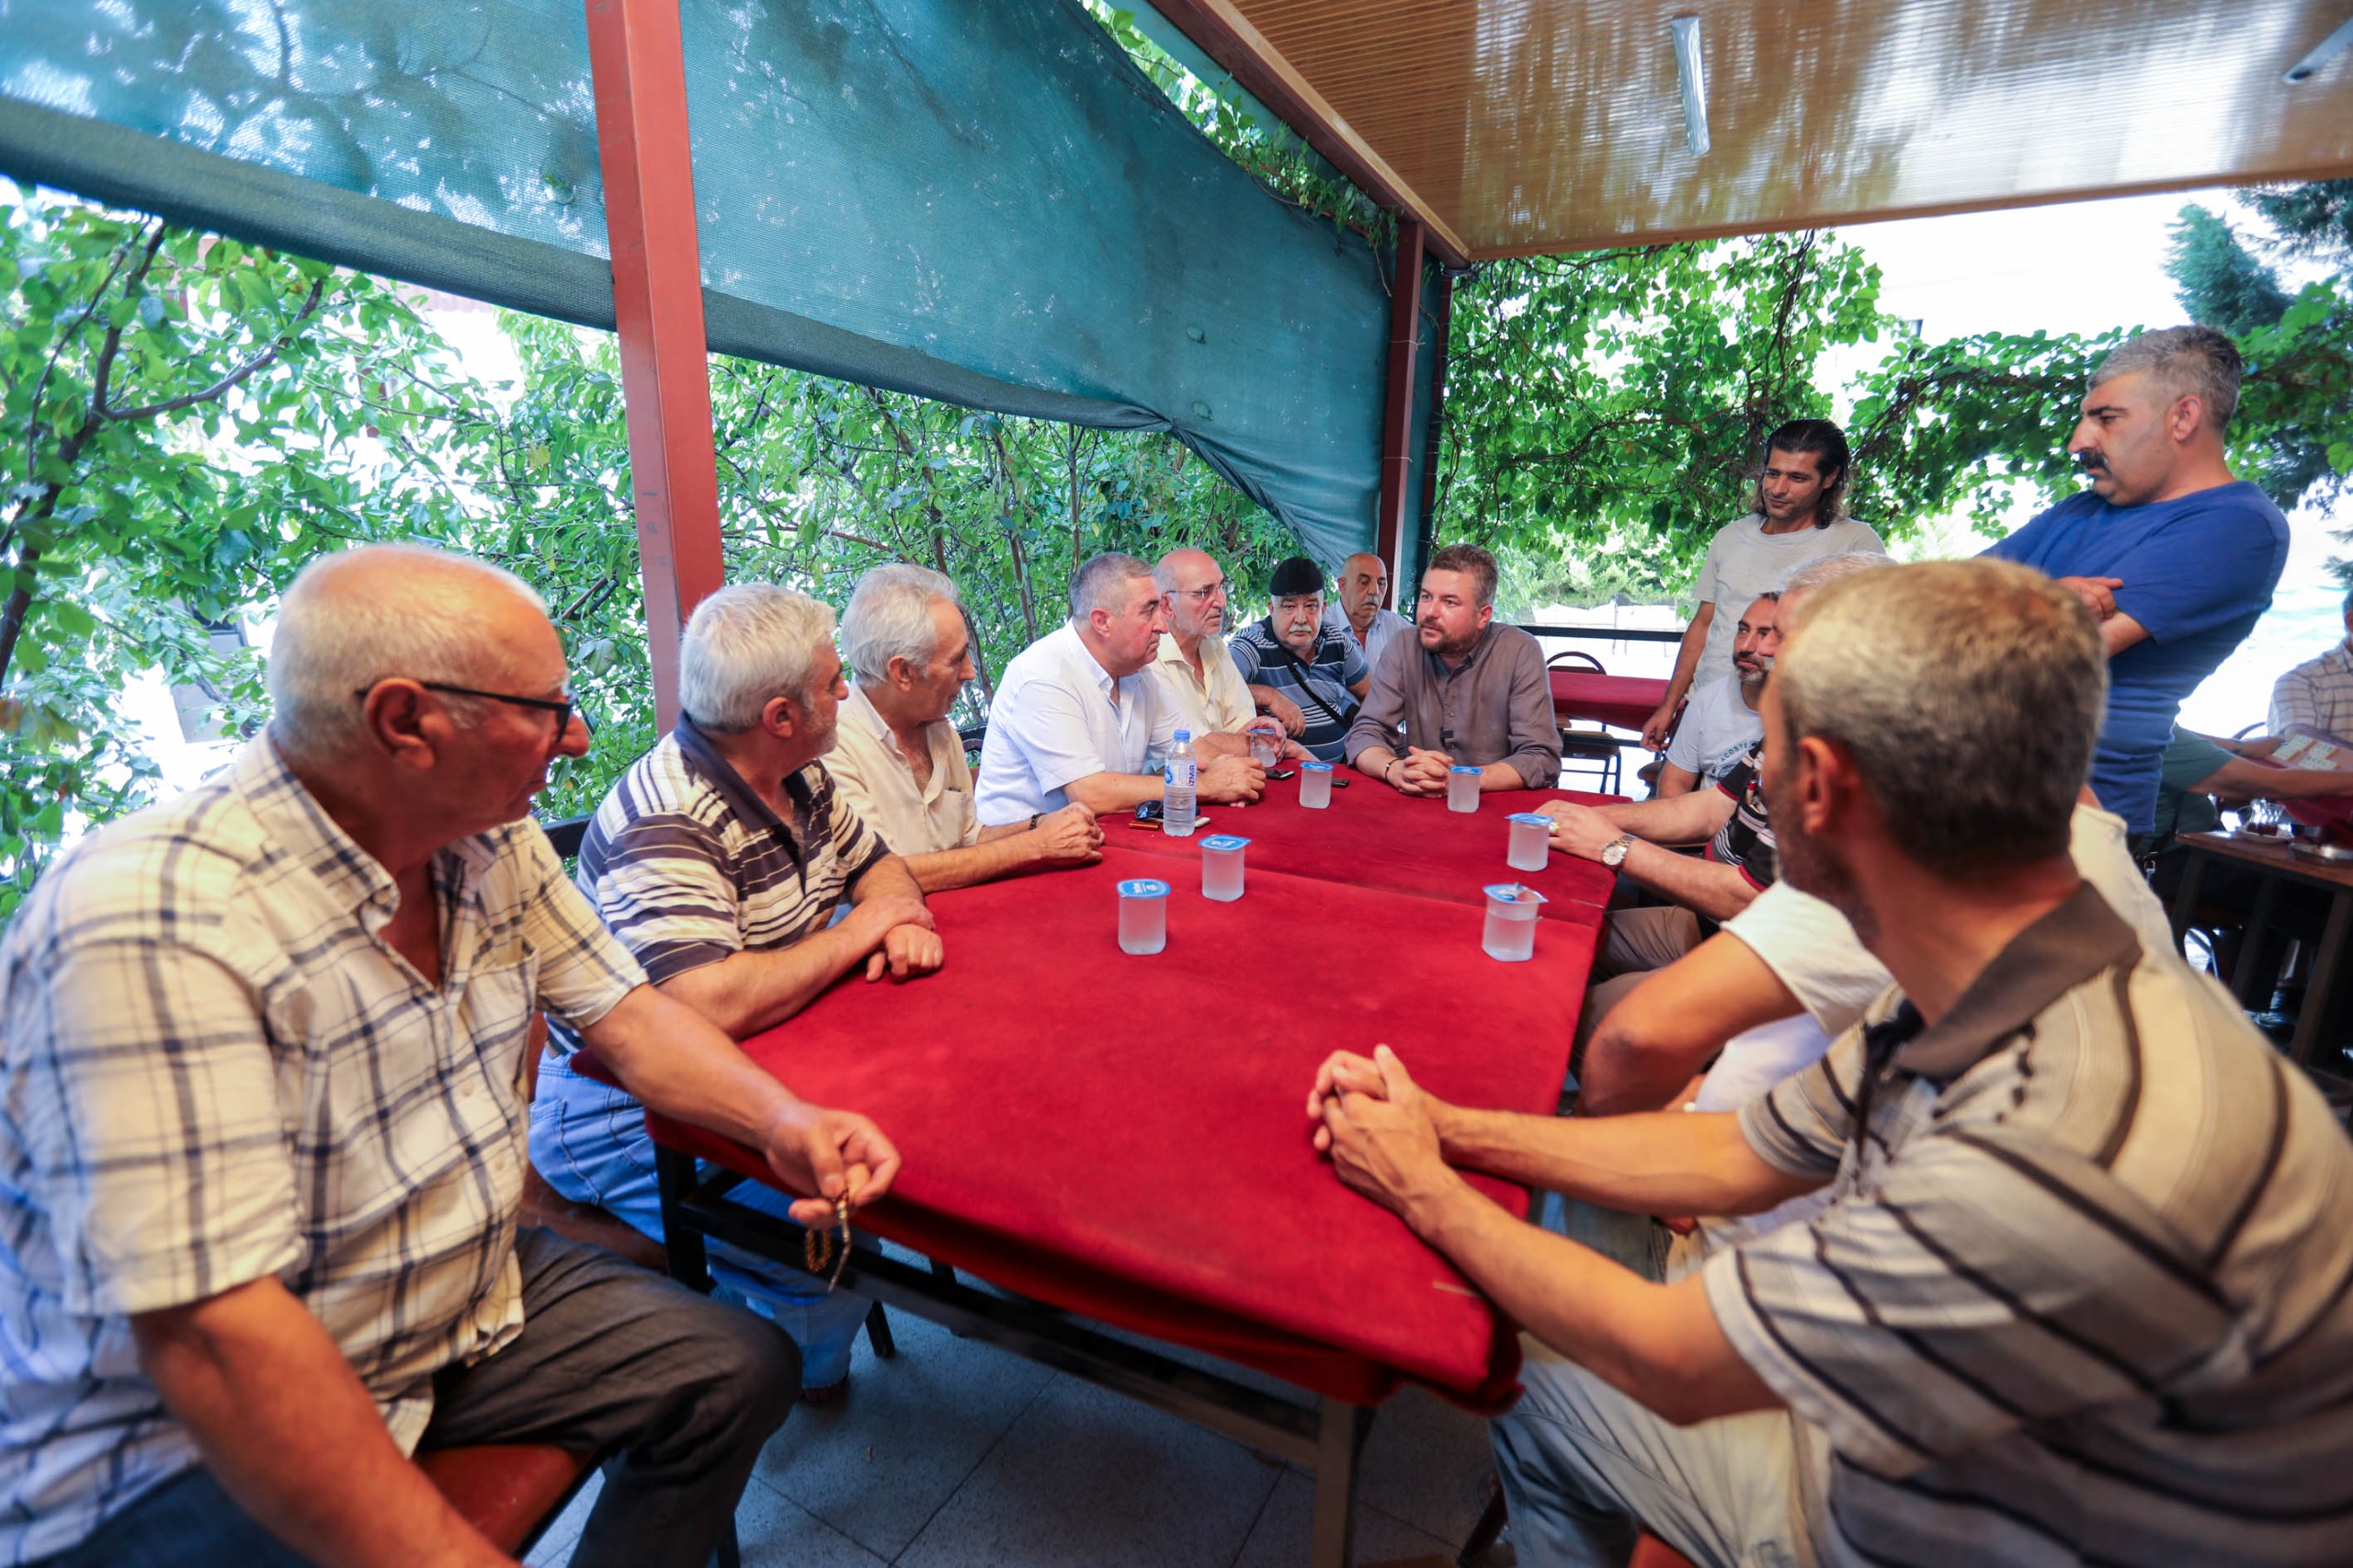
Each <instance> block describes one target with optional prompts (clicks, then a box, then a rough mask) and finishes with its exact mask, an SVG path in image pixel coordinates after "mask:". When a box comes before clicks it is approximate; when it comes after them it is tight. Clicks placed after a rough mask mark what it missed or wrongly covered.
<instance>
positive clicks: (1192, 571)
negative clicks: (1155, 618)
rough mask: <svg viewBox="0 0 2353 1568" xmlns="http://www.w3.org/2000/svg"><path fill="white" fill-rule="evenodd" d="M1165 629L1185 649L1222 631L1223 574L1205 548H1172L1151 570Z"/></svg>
mask: <svg viewBox="0 0 2353 1568" xmlns="http://www.w3.org/2000/svg"><path fill="white" fill-rule="evenodd" d="M1152 580H1153V584H1154V586H1156V587H1158V588H1159V589H1160V595H1161V599H1162V601H1163V602H1164V603H1165V605H1166V606H1167V608H1168V630H1169V631H1170V632H1171V633H1173V634H1174V635H1175V636H1176V641H1177V642H1179V643H1181V644H1183V645H1184V646H1185V647H1187V648H1188V649H1189V648H1191V647H1193V646H1194V645H1195V644H1197V643H1198V642H1199V641H1200V639H1202V638H1204V637H1215V636H1217V635H1218V634H1219V633H1221V632H1222V631H1224V630H1225V599H1226V584H1225V573H1224V572H1223V571H1222V570H1221V569H1220V568H1219V566H1218V563H1217V561H1216V559H1215V558H1214V557H1213V556H1211V554H1210V553H1209V552H1208V551H1201V550H1172V551H1169V552H1168V553H1167V554H1165V555H1164V556H1162V557H1161V558H1160V564H1159V565H1157V566H1155V567H1154V568H1153V569H1152Z"/></svg>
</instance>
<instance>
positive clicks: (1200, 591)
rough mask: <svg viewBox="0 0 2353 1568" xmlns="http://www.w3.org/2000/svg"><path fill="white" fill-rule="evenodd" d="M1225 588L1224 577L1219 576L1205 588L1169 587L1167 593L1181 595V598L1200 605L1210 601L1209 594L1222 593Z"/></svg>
mask: <svg viewBox="0 0 2353 1568" xmlns="http://www.w3.org/2000/svg"><path fill="white" fill-rule="evenodd" d="M1225 589H1226V582H1225V579H1224V578H1222V577H1220V578H1219V579H1218V580H1217V581H1216V582H1214V583H1211V585H1209V586H1208V587H1206V588H1171V589H1169V590H1168V591H1169V593H1171V594H1172V595H1176V596H1178V597H1183V598H1188V599H1190V600H1192V601H1193V602H1194V603H1195V604H1197V605H1201V604H1207V603H1209V602H1210V596H1211V595H1212V594H1222V593H1223V592H1225Z"/></svg>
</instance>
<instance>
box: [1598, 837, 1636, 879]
mask: <svg viewBox="0 0 2353 1568" xmlns="http://www.w3.org/2000/svg"><path fill="white" fill-rule="evenodd" d="M1633 846H1634V835H1632V834H1631V833H1621V834H1620V835H1618V836H1617V837H1615V838H1613V839H1611V840H1610V841H1609V842H1608V843H1607V844H1605V845H1603V846H1601V863H1602V864H1603V865H1605V866H1607V867H1608V868H1609V869H1611V870H1613V871H1614V870H1616V869H1618V868H1619V867H1620V866H1622V865H1624V864H1625V863H1626V851H1627V850H1629V849H1631V848H1632V847H1633Z"/></svg>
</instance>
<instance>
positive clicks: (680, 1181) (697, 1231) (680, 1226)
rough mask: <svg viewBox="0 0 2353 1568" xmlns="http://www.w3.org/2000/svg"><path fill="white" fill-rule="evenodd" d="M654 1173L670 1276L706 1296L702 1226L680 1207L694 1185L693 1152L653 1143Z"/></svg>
mask: <svg viewBox="0 0 2353 1568" xmlns="http://www.w3.org/2000/svg"><path fill="white" fill-rule="evenodd" d="M654 1179H655V1180H656V1181H658V1182H659V1183H660V1184H661V1187H662V1244H663V1248H664V1250H665V1251H666V1252H667V1253H668V1254H669V1255H670V1278H673V1279H676V1281H677V1282H678V1283H679V1284H681V1285H684V1286H686V1287H687V1288H688V1290H700V1291H701V1292H702V1293H703V1294H704V1295H706V1296H707V1295H709V1294H710V1258H709V1256H707V1255H706V1254H705V1253H704V1251H703V1244H702V1228H701V1227H700V1226H699V1225H698V1224H696V1223H695V1221H694V1220H693V1218H692V1217H691V1216H689V1215H688V1213H687V1211H686V1210H685V1208H684V1207H683V1205H684V1203H685V1201H686V1198H687V1195H688V1193H690V1192H692V1191H693V1190H694V1187H695V1160H694V1156H693V1155H692V1154H682V1153H678V1152H677V1151H676V1149H665V1148H664V1147H663V1146H662V1145H661V1144H659V1143H656V1144H655V1145H654Z"/></svg>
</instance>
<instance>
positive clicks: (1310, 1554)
mask: <svg viewBox="0 0 2353 1568" xmlns="http://www.w3.org/2000/svg"><path fill="white" fill-rule="evenodd" d="M1321 1415H1322V1420H1321V1422H1320V1424H1319V1426H1318V1428H1317V1431H1316V1437H1315V1522H1314V1527H1313V1529H1314V1533H1313V1537H1312V1538H1311V1539H1310V1541H1309V1545H1308V1551H1307V1561H1308V1563H1309V1564H1310V1568H1352V1565H1353V1564H1354V1563H1355V1562H1356V1551H1357V1456H1358V1454H1359V1453H1361V1452H1362V1451H1363V1449H1364V1439H1365V1434H1366V1433H1368V1432H1370V1431H1371V1430H1372V1411H1371V1409H1370V1407H1369V1406H1366V1405H1361V1404H1346V1403H1342V1402H1340V1401H1339V1400H1336V1399H1333V1398H1331V1397H1330V1396H1329V1395H1326V1396H1325V1397H1324V1400H1323V1401H1322V1411H1321Z"/></svg>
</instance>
